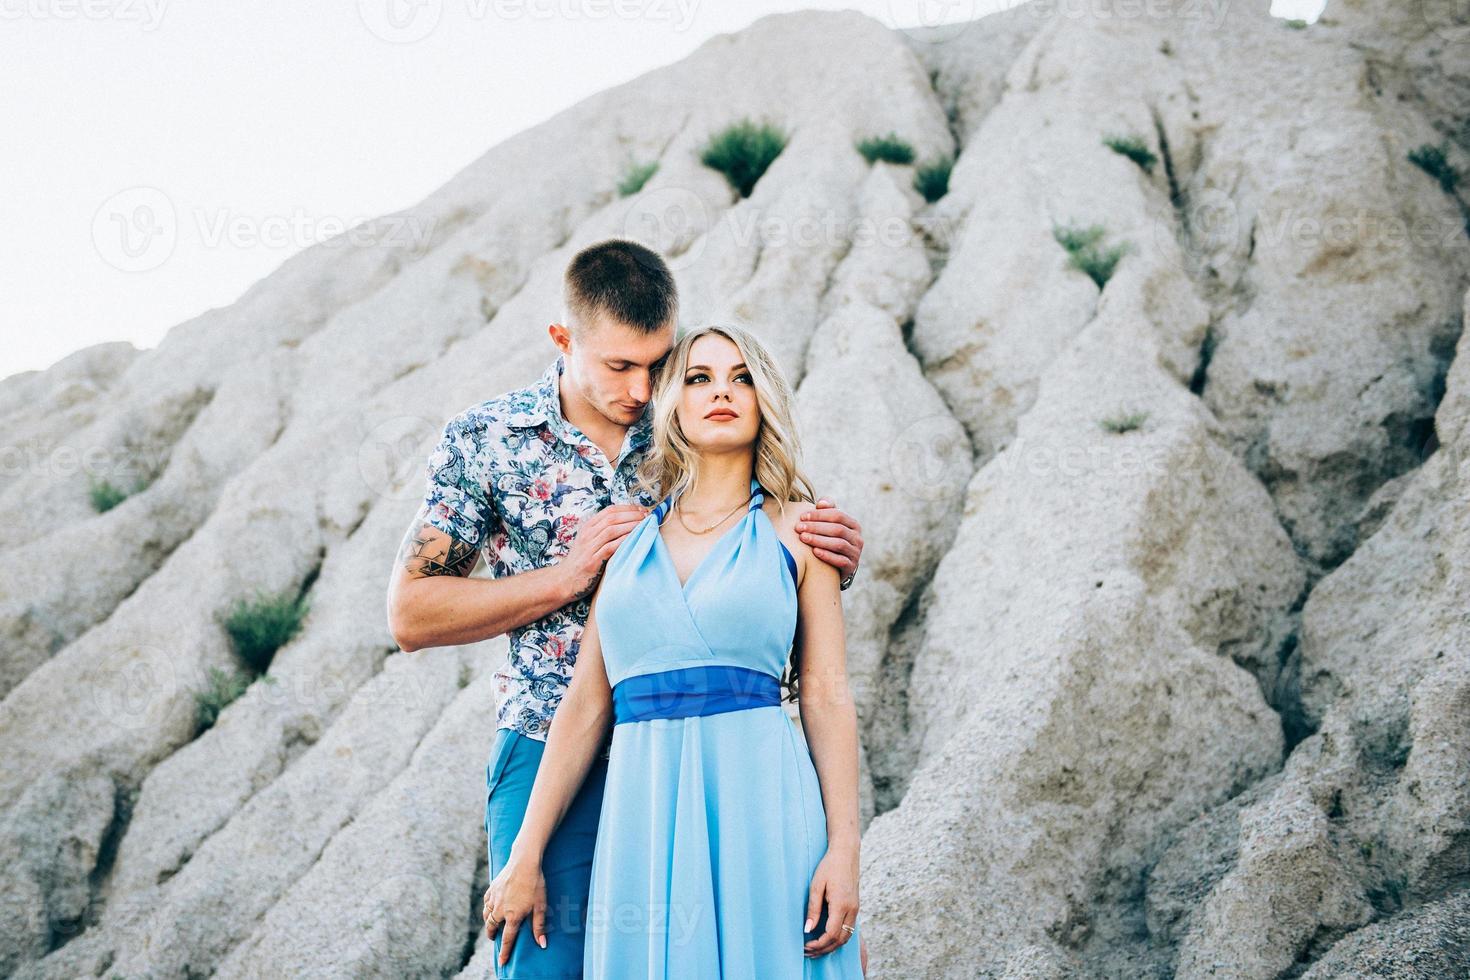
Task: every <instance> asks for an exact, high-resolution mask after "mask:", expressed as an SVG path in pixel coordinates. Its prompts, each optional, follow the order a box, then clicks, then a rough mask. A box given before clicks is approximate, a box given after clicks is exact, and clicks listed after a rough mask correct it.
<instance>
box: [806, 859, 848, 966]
mask: <svg viewBox="0 0 1470 980" xmlns="http://www.w3.org/2000/svg"><path fill="white" fill-rule="evenodd" d="M823 899H825V900H826V903H827V928H826V930H825V931H824V932H823V933H822V934H821V935H820V936H818V937H817V938H816V939H812V940H809V941H808V942H807V943H806V944H805V946H804V947H803V950H804V954H805V955H806V956H809V957H817V956H822V955H824V954H826V953H830V952H832V951H833V950H834V949H836V948H837V947H839V946H841V945H842V944H843V943H845V942H847V941H848V940H849V939H851V938H852V932H849V931H848V930H847V929H844V928H842V927H843V926H844V925H848V926H852V927H853V929H856V928H857V914H858V853H857V851H856V850H855V849H853V850H832V849H830V848H829V849H828V850H827V853H826V854H825V855H823V857H822V860H821V862H820V863H819V864H818V865H817V870H816V873H815V874H813V875H812V885H811V889H810V890H809V892H808V898H807V903H806V914H807V921H806V924H805V926H803V931H805V932H810V931H811V930H812V928H813V927H814V925H815V923H816V922H817V920H818V919H819V918H820V917H821V914H822V901H823Z"/></svg>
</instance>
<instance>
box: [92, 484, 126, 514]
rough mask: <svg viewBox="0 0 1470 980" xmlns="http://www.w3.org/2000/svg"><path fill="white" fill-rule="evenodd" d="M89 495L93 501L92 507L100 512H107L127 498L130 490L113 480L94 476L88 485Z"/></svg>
mask: <svg viewBox="0 0 1470 980" xmlns="http://www.w3.org/2000/svg"><path fill="white" fill-rule="evenodd" d="M87 496H88V497H89V498H90V499H91V501H92V509H93V510H95V511H96V512H97V513H99V514H105V513H107V512H108V511H109V510H112V508H114V507H116V506H117V505H118V504H120V503H122V502H123V501H124V500H127V499H128V491H126V490H124V489H122V488H121V487H119V486H117V485H116V484H114V483H113V482H112V481H111V480H98V479H95V478H93V479H92V480H91V482H90V484H89V486H88V487H87Z"/></svg>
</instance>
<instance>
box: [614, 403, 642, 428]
mask: <svg viewBox="0 0 1470 980" xmlns="http://www.w3.org/2000/svg"><path fill="white" fill-rule="evenodd" d="M647 407H648V406H647V405H646V404H644V405H639V406H638V407H637V408H629V407H628V406H626V405H614V406H613V410H614V411H615V412H617V416H616V417H617V419H618V420H619V421H621V422H624V423H628V422H637V421H638V420H639V419H640V418H642V416H643V410H644V409H645V408H647Z"/></svg>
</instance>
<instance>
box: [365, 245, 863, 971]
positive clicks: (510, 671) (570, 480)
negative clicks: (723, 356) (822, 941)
mask: <svg viewBox="0 0 1470 980" xmlns="http://www.w3.org/2000/svg"><path fill="white" fill-rule="evenodd" d="M563 298H564V306H565V314H566V315H565V320H566V322H565V323H564V324H563V323H553V324H550V325H549V326H548V328H547V329H548V333H549V334H550V336H551V340H552V342H553V343H554V344H555V345H556V347H557V349H558V351H560V353H559V355H558V357H557V359H556V360H555V361H554V362H553V363H552V364H551V365H550V366H549V367H548V368H547V369H546V372H545V373H544V374H543V375H542V376H541V379H540V380H539V381H537V382H536V383H535V384H532V385H530V386H527V387H525V388H519V389H516V390H514V391H511V392H508V393H506V394H504V395H501V396H499V397H496V398H492V399H490V400H489V401H486V402H482V403H480V404H478V405H474V406H471V407H470V408H467V409H465V410H464V411H463V412H461V413H459V414H458V415H456V416H454V417H453V418H451V419H450V420H449V421H448V423H447V424H446V425H445V427H444V432H443V435H442V437H441V439H440V441H439V444H438V446H437V447H436V448H435V450H434V452H433V453H432V454H431V455H430V457H429V465H428V477H429V479H428V488H427V492H426V494H425V498H424V502H423V506H422V507H421V508H420V510H419V512H418V514H417V515H416V517H415V518H414V521H413V525H412V527H411V528H410V530H409V532H408V534H407V535H406V536H405V538H404V540H403V544H402V546H401V547H400V549H399V553H398V558H397V567H396V568H395V570H394V575H393V579H392V581H391V584H390V586H389V592H388V622H389V628H390V629H391V630H392V632H393V637H394V639H395V640H396V641H397V642H398V645H399V646H400V647H401V648H402V649H403V650H405V651H413V650H418V649H421V648H423V647H430V646H447V645H453V644H462V643H473V642H476V641H478V640H483V639H486V638H487V637H491V636H497V635H499V634H501V633H509V634H510V656H509V659H508V660H507V662H506V663H505V664H503V665H502V666H501V667H500V669H499V670H497V671H496V674H495V677H496V679H497V681H498V693H499V701H500V706H499V710H498V712H497V718H496V733H495V744H494V747H493V749H492V752H491V758H490V761H489V762H488V763H487V764H486V767H485V777H486V778H485V785H486V804H485V833H486V837H487V845H488V853H489V858H490V877H491V878H492V879H493V878H494V877H495V875H496V874H497V873H499V870H500V868H501V867H503V866H504V864H505V862H506V860H507V859H508V858H509V855H510V848H511V845H512V844H513V843H514V841H515V837H516V833H517V832H518V831H519V829H520V825H521V821H522V819H523V818H524V816H525V810H526V802H527V799H528V798H529V796H530V793H531V786H532V785H533V783H534V782H535V778H536V770H537V767H538V766H539V764H540V761H541V755H542V753H543V752H544V750H545V748H546V736H547V732H548V729H549V728H550V725H551V722H552V718H553V716H554V714H555V712H556V707H557V705H558V704H559V703H560V701H561V697H562V695H563V693H564V692H565V691H566V688H567V685H568V684H569V683H570V681H571V676H572V667H573V665H574V664H575V662H576V655H577V654H576V652H577V644H578V640H579V638H580V636H581V631H582V629H583V627H584V626H585V624H586V621H587V613H588V609H589V607H590V598H591V595H592V592H593V591H594V590H595V589H596V587H597V582H598V580H599V578H600V577H601V575H602V570H603V568H604V567H605V565H606V563H607V561H608V559H609V558H610V557H611V556H612V554H613V552H614V551H616V550H617V547H618V544H619V543H620V542H621V541H622V539H623V537H624V536H625V535H627V534H628V532H630V531H631V530H633V528H634V527H636V526H637V525H638V523H639V522H640V521H641V520H642V519H643V518H644V516H645V515H646V514H647V513H648V512H649V510H650V509H651V508H652V507H653V506H654V505H655V504H657V503H658V501H657V500H654V499H652V497H651V496H650V495H648V494H647V492H644V493H643V494H642V495H640V496H639V497H637V498H636V499H630V497H632V496H633V494H632V486H631V484H632V483H633V479H634V474H635V472H636V470H637V467H638V464H639V463H640V462H641V461H642V459H643V455H644V453H645V451H646V450H647V449H648V447H649V443H650V434H651V429H652V420H653V412H652V411H651V410H649V409H648V401H649V398H650V397H651V394H652V390H653V382H654V379H655V378H656V377H657V372H658V369H659V368H660V367H661V366H662V364H663V361H664V358H665V357H666V355H667V354H668V352H669V350H670V349H671V348H672V347H673V344H674V339H675V326H676V323H677V313H678V303H677V296H676V290H675V286H674V279H673V275H672V274H671V273H670V271H669V269H668V266H667V265H665V263H664V261H663V259H661V258H660V257H659V256H658V254H657V253H656V252H653V251H651V250H650V249H647V248H645V247H643V246H641V245H638V244H636V243H634V242H629V241H622V240H617V239H614V240H609V241H605V242H600V243H598V244H595V245H592V246H589V247H587V248H585V249H583V250H582V251H581V252H579V253H577V255H576V256H575V257H574V258H573V259H572V262H571V264H570V265H569V266H568V267H567V271H566V276H565V283H564V297H563ZM802 517H803V521H802V523H798V524H797V530H798V531H799V532H802V534H803V540H805V541H807V542H809V543H810V544H811V545H812V546H813V548H814V549H815V553H816V554H817V556H818V557H820V558H822V559H823V560H825V561H827V562H829V563H831V564H832V565H834V566H835V567H837V568H838V569H839V570H840V571H841V573H842V575H843V580H842V587H843V588H844V589H845V588H847V587H848V585H850V584H851V582H852V577H853V575H854V574H855V573H856V571H857V564H858V560H859V558H860V556H861V554H862V544H863V542H862V535H861V533H860V528H859V526H858V524H857V522H856V521H854V520H853V519H852V518H851V517H849V516H848V515H846V514H844V513H843V512H842V511H840V510H838V509H836V507H835V505H833V504H832V502H831V501H829V500H827V499H826V498H822V499H821V500H819V501H818V502H817V506H816V508H814V509H813V510H812V511H810V512H808V513H806V514H804V515H802ZM481 552H483V553H484V554H485V557H486V561H487V563H488V564H489V566H490V569H491V571H492V572H493V574H494V578H493V579H474V580H471V579H468V578H467V576H468V575H469V574H470V572H471V571H472V570H473V569H474V567H475V563H476V561H477V559H478V558H479V556H480V554H481ZM606 775H607V759H606V746H604V752H603V754H602V758H600V759H599V760H598V761H597V763H595V764H594V765H593V768H592V770H591V772H590V773H589V774H588V776H587V779H586V782H585V783H584V784H583V785H582V788H581V789H580V790H579V792H578V794H577V796H576V797H575V798H574V800H573V802H572V804H571V806H570V808H569V809H568V810H567V813H566V815H565V816H564V817H563V818H562V822H561V823H560V824H559V825H558V827H557V830H556V833H555V834H554V835H553V836H552V839H551V841H550V843H549V844H548V846H547V849H546V852H545V855H544V859H543V873H544V877H545V880H546V892H547V895H546V897H547V923H546V930H545V937H544V945H537V942H524V943H519V944H517V943H516V942H515V938H516V932H517V930H518V928H519V925H520V923H519V922H518V921H517V922H506V923H500V922H497V921H487V923H486V927H487V933H488V934H489V935H491V936H494V937H495V938H496V947H497V963H498V966H497V974H498V975H499V976H501V977H510V978H515V980H530V978H552V977H555V978H558V980H564V978H566V977H577V976H581V969H582V941H583V932H584V929H585V925H586V915H587V909H586V903H587V895H588V885H589V881H590V876H591V870H592V851H593V845H594V843H595V841H596V837H597V818H598V815H599V812H600V810H601V806H602V789H603V784H604V781H605V779H606ZM502 924H503V925H505V926H506V929H505V935H504V936H503V937H502V936H500V935H498V933H499V931H500V926H501V925H502ZM538 941H540V940H539V939H538Z"/></svg>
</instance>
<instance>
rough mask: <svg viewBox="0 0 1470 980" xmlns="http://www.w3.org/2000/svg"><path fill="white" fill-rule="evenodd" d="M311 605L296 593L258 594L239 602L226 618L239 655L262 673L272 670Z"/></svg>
mask: <svg viewBox="0 0 1470 980" xmlns="http://www.w3.org/2000/svg"><path fill="white" fill-rule="evenodd" d="M309 608H310V603H309V602H308V601H307V598H306V596H305V595H304V594H296V592H295V590H289V591H287V592H282V593H280V594H278V595H265V594H263V593H260V592H257V593H256V595H255V597H254V598H253V599H249V600H246V599H237V600H235V604H234V606H233V607H231V609H230V611H229V613H228V614H227V615H226V616H225V620H224V627H225V632H226V633H228V634H229V635H230V640H231V642H233V643H234V645H235V652H236V653H238V654H239V655H240V658H241V659H242V660H244V661H245V662H246V663H247V664H249V665H250V667H251V669H253V670H254V671H255V672H256V673H258V674H263V673H265V671H266V668H268V667H270V664H271V658H272V657H274V656H275V654H276V651H277V650H279V649H280V648H281V647H282V646H284V645H285V644H286V641H288V640H290V639H291V637H293V636H295V635H296V631H297V630H299V629H300V628H301V623H302V621H303V620H304V619H305V618H306V613H307V611H308V609H309Z"/></svg>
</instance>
